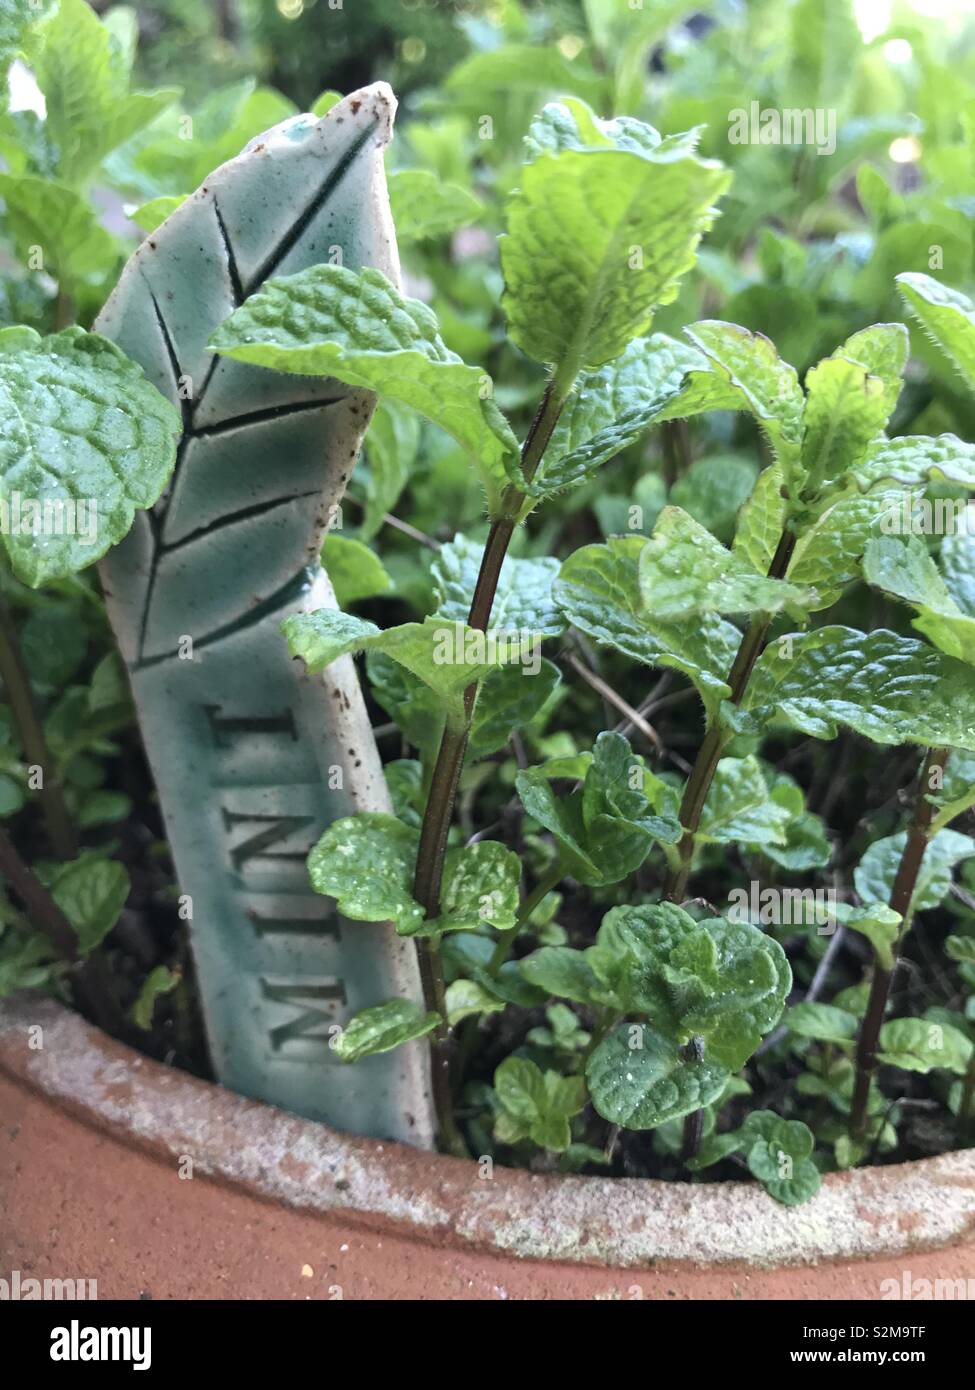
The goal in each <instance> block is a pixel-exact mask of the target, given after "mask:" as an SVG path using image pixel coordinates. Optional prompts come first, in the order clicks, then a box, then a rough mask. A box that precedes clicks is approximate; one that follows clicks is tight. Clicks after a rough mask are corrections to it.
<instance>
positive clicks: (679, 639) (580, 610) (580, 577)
mask: <svg viewBox="0 0 975 1390" xmlns="http://www.w3.org/2000/svg"><path fill="white" fill-rule="evenodd" d="M645 544H646V541H645V538H644V537H643V536H611V537H610V539H609V540H608V541H607V542H606V544H605V545H587V546H583V547H582V548H581V549H579V550H577V551H576V552H575V553H574V554H573V555H570V556H569V558H568V560H566V561H565V563H564V564H563V565H562V568H561V570H560V571H559V577H558V579H557V580H556V581H555V585H554V589H553V592H554V594H555V600H556V602H557V603H558V604H559V606H560V607H561V609H562V610H563V612H564V613H565V616H566V618H567V619H568V620H569V622H570V623H572V625H573V626H574V627H577V628H578V629H579V631H580V632H583V633H585V634H586V636H587V637H591V638H592V639H593V640H594V641H596V642H599V643H600V644H601V645H606V646H610V647H614V648H615V649H616V650H617V651H621V652H623V653H624V655H626V656H628V657H630V658H632V660H634V661H639V662H641V663H642V664H643V665H645V666H664V667H671V668H673V669H674V670H677V671H680V672H681V673H682V674H683V675H685V676H687V677H688V679H689V680H691V681H693V683H694V685H696V686H697V688H698V690H699V691H700V693H701V698H702V700H703V701H704V704H705V707H706V709H707V710H708V712H709V715H711V716H712V717H713V715H714V713H715V712H716V710H717V707H718V704H719V703H720V701H721V700H723V699H725V698H727V696H728V695H730V693H731V691H730V687H729V686H728V684H727V674H728V672H729V670H730V669H731V664H732V662H733V661H734V659H735V653H736V652H737V650H738V646H739V643H740V641H741V633H740V632H739V630H738V628H736V627H735V626H734V624H732V623H729V622H727V621H726V620H725V619H723V618H720V617H718V616H716V615H713V614H711V615H703V616H702V617H701V619H700V620H699V621H698V622H695V623H686V622H684V623H681V622H674V623H665V622H657V621H656V620H655V619H653V618H652V616H651V615H650V614H649V613H648V612H647V611H646V610H645V609H644V607H643V605H642V603H641V601H640V585H639V568H638V567H639V559H640V554H641V552H642V550H643V547H644V545H645Z"/></svg>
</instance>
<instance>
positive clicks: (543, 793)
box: [515, 733, 680, 884]
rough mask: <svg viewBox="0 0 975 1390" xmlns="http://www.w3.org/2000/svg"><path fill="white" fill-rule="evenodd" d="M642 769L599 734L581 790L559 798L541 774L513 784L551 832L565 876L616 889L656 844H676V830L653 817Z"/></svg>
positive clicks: (667, 820)
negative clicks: (561, 855) (614, 885)
mask: <svg viewBox="0 0 975 1390" xmlns="http://www.w3.org/2000/svg"><path fill="white" fill-rule="evenodd" d="M643 779H644V769H643V766H642V763H641V762H640V760H639V759H637V758H635V757H634V755H633V753H632V751H631V749H630V745H629V743H628V742H627V741H626V739H625V738H624V737H623V736H622V734H616V733H602V734H600V735H599V737H598V738H597V739H596V742H595V744H594V745H593V758H592V762H591V763H590V765H589V767H588V769H587V771H586V775H585V778H584V780H583V784H582V787H581V788H578V789H577V790H575V791H573V792H571V793H570V794H569V795H568V796H564V795H557V794H556V793H555V791H554V790H553V788H552V784H551V781H550V780H549V778H548V777H547V776H546V773H545V771H544V765H543V767H542V768H527V769H523V770H522V771H520V772H519V773H518V775H517V777H516V778H515V785H516V787H517V789H518V795H519V796H520V797H521V801H522V805H523V806H524V808H525V810H526V811H527V813H528V814H529V815H530V816H532V817H534V819H535V820H537V821H538V823H539V824H540V825H543V826H544V827H545V829H546V830H548V831H550V832H551V833H552V834H553V835H554V836H555V839H556V841H557V842H558V844H559V846H560V848H561V849H562V850H563V852H564V854H565V857H566V868H567V872H569V873H571V874H572V876H573V877H574V878H578V879H579V881H580V882H581V883H588V884H606V883H618V882H619V880H620V879H621V878H625V877H626V875H627V874H629V873H632V872H633V871H634V869H636V868H638V867H639V866H640V864H642V863H643V861H644V860H645V859H646V857H647V855H648V854H649V852H650V850H651V848H652V846H653V844H654V843H655V841H663V842H664V843H668V844H674V843H676V841H677V840H678V839H679V838H680V826H679V825H678V823H677V821H676V820H675V819H674V818H673V817H672V816H660V815H656V814H655V813H654V811H653V807H652V806H651V803H650V801H649V799H648V797H647V795H646V794H645V792H644V791H643V784H644V783H643Z"/></svg>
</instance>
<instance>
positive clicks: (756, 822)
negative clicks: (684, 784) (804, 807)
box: [700, 757, 793, 847]
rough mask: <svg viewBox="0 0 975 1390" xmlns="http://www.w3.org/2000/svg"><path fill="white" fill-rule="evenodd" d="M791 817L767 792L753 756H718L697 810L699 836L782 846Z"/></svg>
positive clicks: (787, 807) (789, 810)
mask: <svg viewBox="0 0 975 1390" xmlns="http://www.w3.org/2000/svg"><path fill="white" fill-rule="evenodd" d="M792 818H793V810H792V809H791V808H790V807H789V806H788V805H783V804H781V803H780V802H779V801H776V800H775V799H774V798H773V797H772V795H771V794H770V791H769V787H768V784H767V782H766V780H765V777H764V775H763V773H762V769H761V767H760V765H759V762H758V759H757V758H754V757H748V758H721V759H720V761H719V762H718V765H717V767H716V768H715V771H714V778H713V780H712V782H711V787H710V790H709V791H708V795H707V800H706V801H705V803H704V808H703V810H702V812H701V823H700V839H701V841H702V842H703V843H706V842H708V841H712V842H714V843H716V844H735V843H737V842H738V841H742V840H743V841H745V842H746V843H749V844H753V845H760V846H763V847H764V846H766V845H783V846H784V845H785V844H786V836H787V828H788V825H789V822H790V821H791V820H792Z"/></svg>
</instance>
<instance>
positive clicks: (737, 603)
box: [639, 507, 807, 621]
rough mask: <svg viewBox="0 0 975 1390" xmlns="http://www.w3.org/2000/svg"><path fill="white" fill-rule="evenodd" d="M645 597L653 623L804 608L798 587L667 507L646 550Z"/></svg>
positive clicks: (642, 554) (643, 559)
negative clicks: (767, 572) (761, 569)
mask: <svg viewBox="0 0 975 1390" xmlns="http://www.w3.org/2000/svg"><path fill="white" fill-rule="evenodd" d="M639 569H640V595H641V597H642V599H643V603H644V606H645V608H646V610H647V612H648V613H649V614H650V615H651V618H652V619H653V620H658V619H662V620H664V621H667V620H668V619H675V618H681V617H685V616H691V615H694V614H697V613H721V614H729V613H751V612H752V611H754V610H758V611H759V612H767V613H776V612H778V611H779V610H780V609H782V608H785V607H789V608H791V609H796V608H800V607H801V605H802V604H803V603H804V602H805V600H806V597H807V595H806V594H805V592H804V591H803V590H802V589H800V588H799V587H798V586H797V585H795V584H789V583H787V582H786V581H785V580H782V579H768V578H767V577H766V576H765V575H764V574H759V573H757V572H756V571H755V570H754V569H753V568H752V566H751V565H750V564H749V563H748V561H747V560H746V559H744V558H743V557H742V555H741V553H740V552H736V551H729V550H726V549H725V547H724V546H723V545H722V544H721V542H720V541H719V540H715V538H714V536H712V535H711V532H710V531H708V530H707V529H706V527H704V526H701V525H700V523H699V522H696V521H695V520H694V519H693V517H690V516H688V514H687V513H686V512H682V511H681V509H680V508H679V507H665V508H664V509H663V511H662V512H661V513H660V516H659V517H658V518H657V524H656V525H655V526H654V528H653V535H652V536H651V537H650V540H649V541H648V542H647V544H646V545H645V546H644V548H643V550H642V551H641V552H640V564H639Z"/></svg>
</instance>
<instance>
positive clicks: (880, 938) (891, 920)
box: [841, 875, 901, 970]
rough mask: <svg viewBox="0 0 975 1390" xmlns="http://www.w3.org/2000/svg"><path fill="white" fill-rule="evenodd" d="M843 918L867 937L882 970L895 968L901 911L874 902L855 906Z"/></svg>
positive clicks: (854, 929) (853, 928) (848, 926)
mask: <svg viewBox="0 0 975 1390" xmlns="http://www.w3.org/2000/svg"><path fill="white" fill-rule="evenodd" d="M864 881H865V875H864ZM864 886H866V884H865V885H864ZM858 891H859V890H858ZM841 920H842V922H843V925H844V926H845V927H847V928H848V929H849V930H850V931H856V932H859V933H860V935H861V936H865V937H866V938H867V940H868V941H869V942H870V944H871V946H872V947H873V949H874V954H875V956H876V957H877V960H878V961H879V962H880V967H881V969H882V970H893V968H894V946H895V945H896V943H897V938H898V937H899V936H900V930H901V915H900V913H899V912H894V910H893V909H892V908H890V907H887V906H886V905H885V904H884V903H872V904H870V905H869V906H868V907H855V908H854V909H853V910H852V911H851V912H847V913H844V914H843V916H842V919H841Z"/></svg>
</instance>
